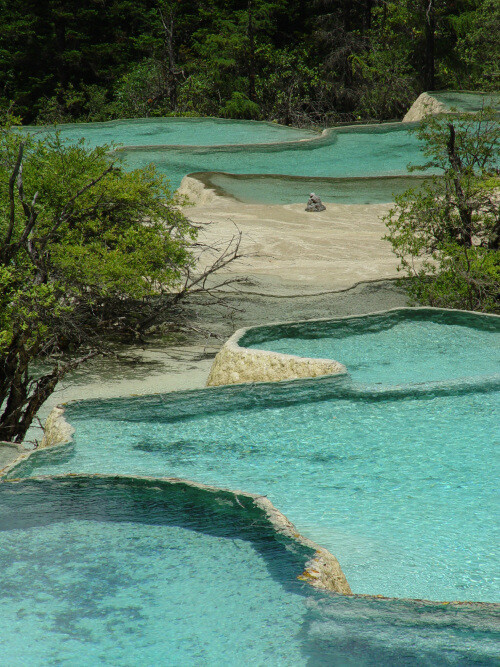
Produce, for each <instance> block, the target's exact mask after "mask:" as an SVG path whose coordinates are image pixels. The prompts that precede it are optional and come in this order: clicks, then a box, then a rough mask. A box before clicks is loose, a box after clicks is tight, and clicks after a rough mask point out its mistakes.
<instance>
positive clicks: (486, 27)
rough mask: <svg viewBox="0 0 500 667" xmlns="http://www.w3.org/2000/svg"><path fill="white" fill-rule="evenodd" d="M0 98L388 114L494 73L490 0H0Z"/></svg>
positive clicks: (286, 115) (10, 104)
mask: <svg viewBox="0 0 500 667" xmlns="http://www.w3.org/2000/svg"><path fill="white" fill-rule="evenodd" d="M0 25H1V31H0V108H3V109H5V108H11V109H12V111H13V113H15V114H16V115H17V116H18V117H20V118H21V119H22V121H23V122H24V123H37V122H64V121H73V120H81V121H99V120H107V119H110V118H120V117H144V116H154V115H168V114H175V115H214V116H223V117H227V118H254V119H268V120H276V121H279V122H281V123H286V124H294V125H304V124H310V123H321V124H331V123H334V122H342V121H344V122H353V121H357V120H370V119H376V120H387V119H392V118H398V117H400V116H401V115H402V114H403V113H404V111H405V110H406V109H407V108H408V107H409V105H410V104H411V102H412V101H413V100H414V99H415V97H416V96H417V95H418V94H419V93H420V92H422V91H423V90H436V89H443V88H449V89H468V90H491V89H492V88H495V87H497V86H498V62H499V53H498V35H499V34H500V3H498V2H497V0H400V1H399V2H392V1H391V0H352V1H351V0H204V1H203V2H197V1H196V0H43V2H40V0H0Z"/></svg>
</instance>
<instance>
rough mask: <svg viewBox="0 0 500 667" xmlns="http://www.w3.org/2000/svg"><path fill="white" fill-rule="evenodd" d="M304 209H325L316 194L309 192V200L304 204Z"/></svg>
mask: <svg viewBox="0 0 500 667" xmlns="http://www.w3.org/2000/svg"><path fill="white" fill-rule="evenodd" d="M306 211H326V206H325V205H324V204H323V202H322V201H321V199H320V197H318V195H316V194H314V192H311V194H310V195H309V201H308V202H307V205H306Z"/></svg>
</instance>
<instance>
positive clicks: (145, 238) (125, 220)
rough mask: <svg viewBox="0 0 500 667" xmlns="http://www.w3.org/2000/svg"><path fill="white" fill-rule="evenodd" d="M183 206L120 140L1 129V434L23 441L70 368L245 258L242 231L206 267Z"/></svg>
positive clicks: (140, 331) (144, 326) (135, 332)
mask: <svg viewBox="0 0 500 667" xmlns="http://www.w3.org/2000/svg"><path fill="white" fill-rule="evenodd" d="M177 203H178V202H176V200H175V198H173V197H172V195H171V193H170V191H169V189H168V183H167V182H166V181H165V179H164V178H163V177H162V176H161V175H159V174H158V173H156V171H155V170H154V168H153V167H148V168H145V169H141V170H136V171H133V172H129V173H126V172H125V171H123V170H122V169H121V167H120V166H119V164H118V163H117V162H112V161H110V158H109V147H99V148H95V149H93V150H89V149H88V148H86V146H85V145H84V143H83V142H80V143H78V144H77V145H67V144H64V143H62V141H61V140H60V138H59V137H58V136H55V137H54V138H52V139H49V140H46V141H39V140H37V139H36V137H29V136H28V137H22V136H20V134H19V133H16V132H15V131H13V130H5V131H4V132H3V133H2V134H1V136H0V440H11V441H15V442H22V440H23V439H24V436H25V434H26V431H27V429H28V428H29V426H30V424H31V422H32V420H33V418H34V417H35V415H36V413H37V411H38V409H39V408H40V406H41V405H42V404H43V403H44V401H45V400H46V399H47V398H48V397H49V396H50V394H51V393H52V392H53V391H54V389H55V387H56V385H57V382H58V381H59V380H60V379H61V378H62V377H64V375H65V374H66V373H67V372H68V371H69V370H71V369H73V368H75V367H76V366H77V365H79V364H80V363H82V362H83V361H85V360H86V359H88V358H90V357H92V356H94V355H96V354H98V353H100V352H102V351H103V350H105V349H106V346H107V344H109V343H112V342H113V341H116V340H118V339H119V340H123V339H124V338H127V339H128V340H130V339H132V340H134V339H135V340H137V339H141V337H143V336H144V334H145V332H146V331H147V330H148V329H149V328H150V327H151V326H153V325H155V324H158V323H159V322H162V321H164V320H165V319H168V317H169V316H171V313H172V311H173V310H174V309H175V307H176V304H178V303H179V301H180V300H181V299H182V298H183V297H184V296H186V295H187V294H188V293H192V292H196V291H201V290H203V289H205V288H206V285H207V281H208V280H209V278H210V277H211V276H212V274H213V273H214V271H216V270H217V269H218V268H222V267H224V266H225V265H226V264H227V263H228V262H230V261H232V260H233V259H235V258H236V257H238V246H239V240H238V239H236V243H235V244H232V245H231V244H229V245H228V246H227V247H226V249H225V250H224V251H223V252H222V253H221V254H219V255H218V256H216V258H215V260H213V261H212V262H205V263H204V268H203V269H202V270H201V272H196V266H195V265H196V256H197V249H198V250H199V246H198V245H197V243H196V238H197V233H198V229H197V228H196V227H195V226H193V225H192V224H191V223H190V222H189V221H188V220H187V219H186V217H185V216H184V215H183V214H182V212H181V211H180V209H179V207H178V206H177V205H176V204H177ZM206 250H207V249H206V248H201V250H200V252H205V251H206ZM227 282H228V281H224V280H223V281H222V282H221V284H227Z"/></svg>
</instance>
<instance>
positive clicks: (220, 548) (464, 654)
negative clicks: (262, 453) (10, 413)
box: [0, 479, 498, 667]
mask: <svg viewBox="0 0 500 667" xmlns="http://www.w3.org/2000/svg"><path fill="white" fill-rule="evenodd" d="M229 505H230V507H229V509H228V504H227V501H226V504H224V503H219V504H214V502H211V501H210V494H209V496H208V499H207V496H206V494H205V497H204V498H203V494H201V495H200V494H199V493H198V494H194V495H191V494H190V492H189V489H186V488H183V489H182V490H180V491H179V490H176V489H175V487H174V488H173V489H172V488H170V489H169V488H165V485H162V484H161V483H158V482H155V481H152V482H141V481H134V480H123V479H121V480H116V479H115V480H102V479H79V480H75V479H69V480H68V479H64V480H60V479H59V480H58V479H55V480H36V481H26V482H22V483H17V484H14V485H12V484H4V485H2V486H1V487H0V581H1V587H2V596H1V598H0V614H1V618H2V629H3V632H2V633H1V635H0V653H1V656H2V664H5V665H9V667H17V666H19V667H21V666H23V667H24V665H27V664H29V665H33V666H34V667H38V666H40V667H42V666H43V667H45V665H60V664H68V665H75V666H76V665H78V666H87V665H88V666H93V665H98V664H99V665H113V666H115V665H121V666H130V667H136V665H139V664H140V665H159V664H162V665H163V664H164V665H167V664H168V665H210V666H212V665H213V666H219V665H234V666H237V667H239V666H240V665H241V666H243V665H248V664H251V665H262V666H264V665H270V664H272V665H283V666H290V667H292V666H293V667H295V666H297V667H298V666H302V665H304V667H305V666H306V665H308V666H309V667H311V666H314V665H337V666H344V665H356V666H361V667H363V666H366V667H375V666H378V665H382V664H383V665H394V666H401V667H403V665H404V666H405V667H408V666H413V665H414V666H417V665H418V666H419V667H421V666H422V665H429V666H430V665H432V666H436V665H438V666H440V665H464V666H465V665H471V664H478V665H494V664H495V660H496V655H497V653H496V648H497V644H496V639H497V637H498V633H496V632H495V629H496V628H497V627H498V610H496V609H494V608H492V607H488V606H485V607H482V606H481V605H474V606H473V605H465V606H461V607H455V606H453V605H451V606H449V605H448V606H440V605H436V604H428V603H419V602H405V601H390V600H387V601H381V600H370V599H359V598H358V599H356V598H349V597H344V596H335V595H330V596H326V597H325V595H324V594H321V593H319V592H315V591H314V590H313V589H311V588H310V586H308V585H306V584H304V583H302V582H300V581H298V580H297V578H296V576H297V572H298V571H300V566H301V565H302V563H301V561H303V556H301V555H300V554H299V553H294V551H293V550H292V551H291V550H290V546H291V544H290V543H288V544H287V543H283V542H282V541H280V539H278V538H277V536H276V535H273V534H272V533H271V532H270V531H269V530H266V526H265V525H264V524H263V522H262V520H259V517H258V516H257V515H255V516H252V513H251V511H250V512H249V514H250V516H248V517H245V516H244V513H243V512H242V511H241V508H239V506H238V505H237V504H233V506H231V503H229ZM242 514H243V516H241V515H242Z"/></svg>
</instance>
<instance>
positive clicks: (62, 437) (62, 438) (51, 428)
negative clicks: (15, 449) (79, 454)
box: [0, 405, 75, 478]
mask: <svg viewBox="0 0 500 667" xmlns="http://www.w3.org/2000/svg"><path fill="white" fill-rule="evenodd" d="M43 429H44V431H43V438H42V442H41V443H40V444H39V445H38V447H36V448H35V449H24V448H23V447H22V446H20V447H19V455H18V456H17V457H16V458H13V459H11V460H10V461H9V463H8V464H7V465H5V466H4V467H3V468H0V478H2V477H4V476H5V475H7V474H8V473H9V472H11V471H12V470H13V469H14V468H16V467H17V466H18V465H19V464H20V463H23V461H26V459H29V457H30V456H31V455H32V454H34V453H35V452H38V451H39V450H40V449H47V448H48V447H59V446H61V445H67V444H69V443H70V442H71V441H72V439H73V438H72V436H73V433H74V432H75V429H74V428H73V426H71V424H69V423H68V422H67V421H66V420H65V419H64V407H62V406H61V405H57V406H56V407H55V408H53V409H52V410H51V412H50V414H49V416H48V417H47V419H46V421H45V424H44V427H43ZM10 444H12V443H10ZM12 446H14V445H12Z"/></svg>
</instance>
